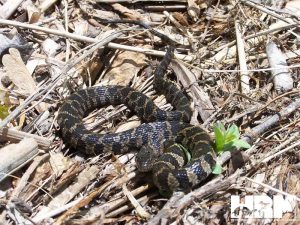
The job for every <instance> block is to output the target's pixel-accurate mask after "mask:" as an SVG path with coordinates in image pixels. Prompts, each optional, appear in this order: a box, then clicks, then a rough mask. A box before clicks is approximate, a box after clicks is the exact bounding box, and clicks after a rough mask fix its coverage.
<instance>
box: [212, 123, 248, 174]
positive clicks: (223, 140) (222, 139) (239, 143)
mask: <svg viewBox="0 0 300 225" xmlns="http://www.w3.org/2000/svg"><path fill="white" fill-rule="evenodd" d="M214 133H215V152H216V153H217V154H218V155H221V154H222V153H223V152H225V151H232V150H234V149H241V148H250V147H251V146H250V145H249V144H248V143H247V142H246V141H243V140H241V139H240V132H239V128H238V127H237V126H236V125H235V124H233V125H231V126H230V127H229V128H227V130H226V129H225V127H224V125H223V124H222V123H216V124H215V125H214ZM221 172H222V166H221V165H220V164H218V163H216V165H215V167H214V169H213V173H214V174H220V173H221Z"/></svg>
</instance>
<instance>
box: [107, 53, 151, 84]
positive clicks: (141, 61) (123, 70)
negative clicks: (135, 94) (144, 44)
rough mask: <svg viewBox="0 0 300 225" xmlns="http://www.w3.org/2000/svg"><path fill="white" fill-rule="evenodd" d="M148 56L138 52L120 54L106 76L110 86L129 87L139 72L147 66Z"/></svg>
mask: <svg viewBox="0 0 300 225" xmlns="http://www.w3.org/2000/svg"><path fill="white" fill-rule="evenodd" d="M145 59H146V56H145V55H144V54H141V53H137V52H128V51H124V52H121V53H119V54H118V56H117V57H116V59H115V60H114V62H113V64H112V69H111V70H110V71H109V72H108V73H107V74H106V75H105V77H106V78H107V79H108V80H109V84H110V85H116V84H120V85H124V86H126V85H128V84H129V82H130V81H131V80H132V78H133V77H134V76H135V75H136V74H137V73H138V71H139V70H140V69H141V68H142V67H143V66H145V65H146V62H145Z"/></svg>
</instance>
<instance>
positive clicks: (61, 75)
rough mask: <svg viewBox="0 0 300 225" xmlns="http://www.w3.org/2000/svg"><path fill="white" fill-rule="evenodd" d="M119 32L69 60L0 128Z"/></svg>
mask: <svg viewBox="0 0 300 225" xmlns="http://www.w3.org/2000/svg"><path fill="white" fill-rule="evenodd" d="M0 23H1V22H0ZM120 35H121V33H120V32H115V33H113V34H110V35H109V36H108V37H104V38H103V39H102V40H99V42H98V43H96V44H94V46H93V47H91V48H90V49H89V50H88V51H86V52H85V54H82V55H81V56H79V57H78V58H75V59H74V60H72V61H71V60H70V61H69V63H68V64H67V65H66V66H65V67H64V68H63V69H62V71H61V73H60V74H59V75H57V76H56V77H54V78H53V79H52V80H50V81H49V82H47V83H45V84H44V85H43V86H41V87H39V89H38V90H37V91H36V92H35V93H33V94H32V95H30V96H29V97H27V98H26V99H25V101H24V102H23V104H21V105H19V106H18V107H17V108H16V109H15V110H14V111H12V112H11V113H10V114H9V115H8V116H7V117H6V118H5V119H4V120H3V121H1V122H0V128H3V127H4V126H5V125H7V124H8V123H9V122H10V121H11V120H13V119H15V118H16V117H17V116H18V115H19V114H20V113H21V112H22V110H23V109H24V108H26V107H27V106H28V105H30V104H31V102H32V101H34V100H35V99H37V98H38V97H40V96H41V95H43V94H45V93H49V92H50V91H52V90H53V89H54V87H55V85H57V83H58V82H59V81H60V79H61V78H62V77H63V75H66V74H67V72H68V71H69V70H70V69H72V68H73V67H74V66H75V65H76V64H77V63H79V62H81V61H82V60H84V59H85V58H86V57H87V56H88V55H90V54H92V53H93V52H94V51H96V50H97V49H98V48H101V47H103V46H104V45H106V44H107V43H108V42H110V41H111V40H113V39H115V38H117V37H118V36H120ZM45 96H47V94H45V95H43V97H45Z"/></svg>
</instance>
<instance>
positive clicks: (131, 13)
mask: <svg viewBox="0 0 300 225" xmlns="http://www.w3.org/2000/svg"><path fill="white" fill-rule="evenodd" d="M112 7H113V8H114V10H116V11H119V12H120V13H122V14H123V15H124V16H126V17H127V18H128V19H132V20H143V16H142V15H141V14H140V13H138V12H137V11H135V10H130V9H128V8H127V7H125V6H123V5H121V4H119V3H115V4H112Z"/></svg>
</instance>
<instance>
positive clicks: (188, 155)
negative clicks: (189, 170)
mask: <svg viewBox="0 0 300 225" xmlns="http://www.w3.org/2000/svg"><path fill="white" fill-rule="evenodd" d="M175 145H176V146H178V147H179V148H180V149H181V150H182V151H183V152H184V154H185V157H186V158H187V161H188V162H189V161H191V158H192V156H191V153H190V151H189V150H188V149H187V148H185V147H184V146H182V145H180V144H177V143H176V144H175Z"/></svg>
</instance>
